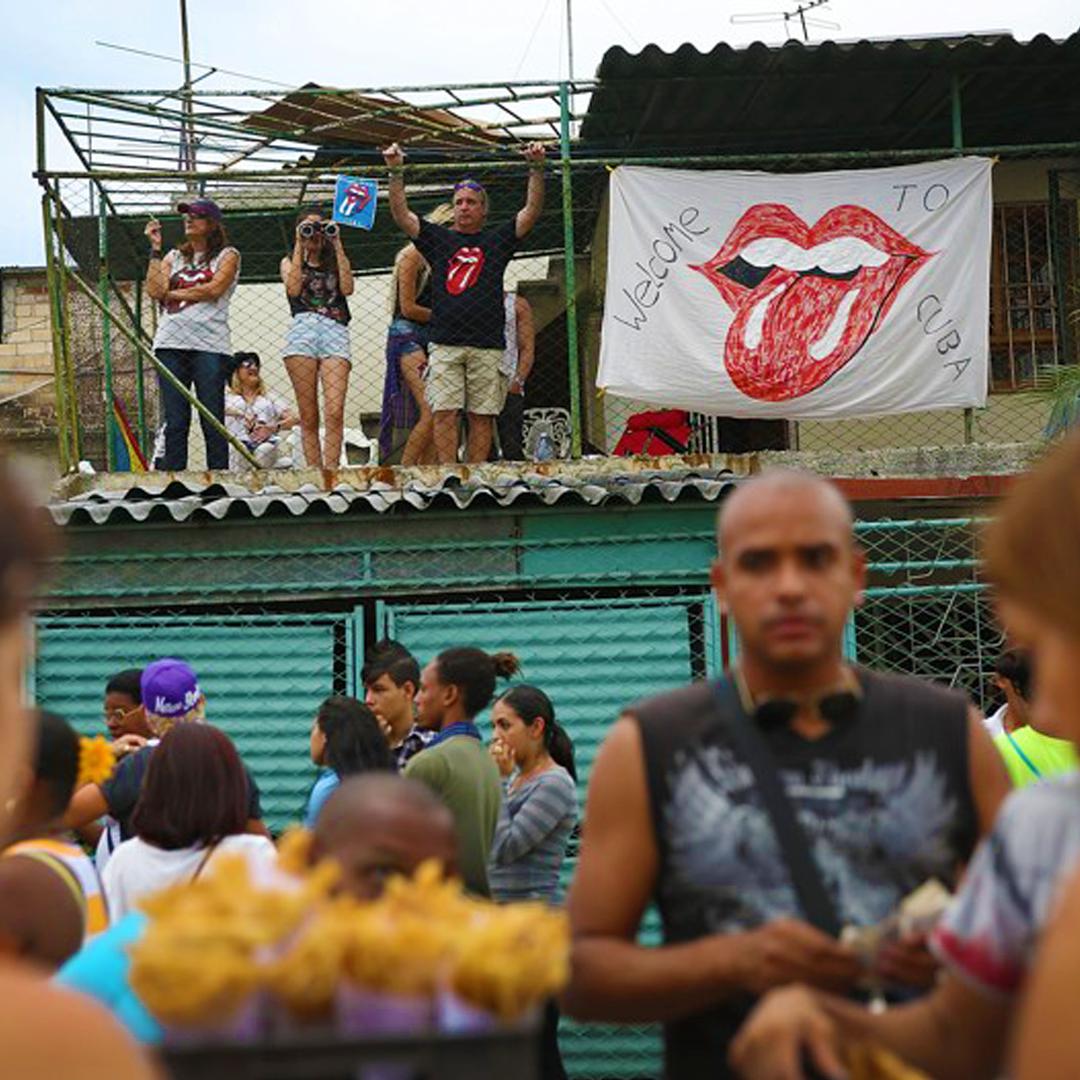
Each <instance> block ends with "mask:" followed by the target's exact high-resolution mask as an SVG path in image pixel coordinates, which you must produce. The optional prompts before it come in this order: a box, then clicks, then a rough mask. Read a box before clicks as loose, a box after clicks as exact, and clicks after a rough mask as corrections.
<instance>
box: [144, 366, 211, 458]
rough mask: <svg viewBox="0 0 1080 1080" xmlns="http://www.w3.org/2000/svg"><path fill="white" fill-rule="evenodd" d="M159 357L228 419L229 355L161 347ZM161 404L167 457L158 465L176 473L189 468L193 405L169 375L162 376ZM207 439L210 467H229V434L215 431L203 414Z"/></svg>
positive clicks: (182, 381)
mask: <svg viewBox="0 0 1080 1080" xmlns="http://www.w3.org/2000/svg"><path fill="white" fill-rule="evenodd" d="M154 355H155V356H157V358H158V359H159V360H160V361H161V362H162V363H163V364H164V365H165V367H167V368H168V369H169V371H171V372H172V374H173V375H175V376H176V378H177V379H179V380H180V382H181V384H182V385H184V386H186V387H189V388H190V387H191V385H192V384H193V383H194V385H195V396H196V397H197V398H198V399H199V401H201V402H202V403H203V404H204V405H205V406H206V407H207V409H209V410H210V412H211V413H213V415H214V416H216V417H217V418H218V420H219V421H221V422H222V423H224V422H225V373H226V365H227V363H228V360H229V358H228V356H226V355H225V353H216V352H202V351H200V350H198V349H157V350H155V353H154ZM158 384H159V386H160V388H161V405H162V408H163V410H164V412H165V456H164V457H163V458H162V459H161V460H160V461H159V462H157V463H156V465H155V467H156V468H158V469H164V470H166V471H169V472H172V471H177V470H180V469H186V468H187V455H188V429H189V428H190V427H191V405H190V404H189V403H188V400H187V398H185V397H184V396H183V394H181V393H180V391H179V390H177V389H176V388H175V387H174V386H173V385H172V383H170V382H167V381H166V379H165V377H164V376H162V375H160V374H159V375H158ZM199 421H200V423H201V424H202V429H203V438H204V439H205V440H206V467H207V468H208V469H227V468H228V467H229V444H228V442H227V441H226V440H225V436H224V435H222V434H221V432H219V431H215V430H214V428H212V427H211V426H210V424H209V422H208V421H207V420H206V418H205V417H204V416H201V415H200V417H199Z"/></svg>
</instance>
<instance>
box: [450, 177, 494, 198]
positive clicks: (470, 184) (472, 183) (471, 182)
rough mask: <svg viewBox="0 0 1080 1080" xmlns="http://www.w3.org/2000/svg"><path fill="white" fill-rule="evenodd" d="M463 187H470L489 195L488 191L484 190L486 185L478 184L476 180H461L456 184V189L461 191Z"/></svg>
mask: <svg viewBox="0 0 1080 1080" xmlns="http://www.w3.org/2000/svg"><path fill="white" fill-rule="evenodd" d="M462 188H468V189H469V190H470V191H478V192H479V193H480V194H481V195H485V196H486V195H487V192H486V191H485V190H484V185H483V184H478V183H477V182H476V181H475V180H459V181H458V182H457V183H456V184H455V185H454V190H455V191H460V190H461V189H462Z"/></svg>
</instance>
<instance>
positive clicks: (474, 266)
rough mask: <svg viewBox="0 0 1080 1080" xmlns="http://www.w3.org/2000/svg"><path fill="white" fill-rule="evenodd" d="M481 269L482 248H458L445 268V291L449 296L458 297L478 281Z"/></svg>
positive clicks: (482, 261)
mask: <svg viewBox="0 0 1080 1080" xmlns="http://www.w3.org/2000/svg"><path fill="white" fill-rule="evenodd" d="M483 269H484V249H483V248H478V247H461V248H458V249H457V251H455V252H454V254H453V255H451V256H450V262H449V264H448V266H447V268H446V291H447V292H448V293H449V294H450V295H451V296H460V295H461V294H462V293H463V292H464V291H465V290H466V289H471V288H472V287H473V286H474V285H475V284H476V283H477V281H479V280H480V271H481V270H483Z"/></svg>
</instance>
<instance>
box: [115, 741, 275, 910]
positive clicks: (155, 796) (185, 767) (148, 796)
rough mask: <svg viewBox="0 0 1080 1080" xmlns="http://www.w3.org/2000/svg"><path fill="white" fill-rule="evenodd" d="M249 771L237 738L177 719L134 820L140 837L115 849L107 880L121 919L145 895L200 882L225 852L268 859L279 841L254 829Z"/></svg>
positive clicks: (149, 773) (153, 762)
mask: <svg viewBox="0 0 1080 1080" xmlns="http://www.w3.org/2000/svg"><path fill="white" fill-rule="evenodd" d="M248 800H249V789H248V780H247V775H246V773H245V772H244V766H243V764H242V763H241V761H240V755H239V754H238V753H237V752H236V747H235V746H233V744H232V740H231V739H230V738H229V737H228V735H226V734H225V733H224V732H223V731H221V730H219V729H218V728H216V727H213V726H212V725H210V724H205V723H182V724H176V725H175V726H174V727H172V728H171V729H170V730H169V732H168V733H167V734H166V735H165V736H164V737H163V738H162V740H161V744H160V745H159V746H158V747H157V750H156V751H155V753H154V755H153V757H152V758H151V759H150V764H149V766H148V767H147V770H146V778H145V779H144V780H143V786H142V792H141V794H140V795H139V802H138V804H137V805H136V807H135V812H134V814H133V815H132V818H131V825H132V829H133V830H134V833H135V835H134V837H133V838H132V839H130V840H125V841H124V843H122V844H121V845H120V846H119V847H118V848H117V849H116V850H115V851H114V852H113V854H112V858H111V859H109V862H108V865H107V866H106V867H105V872H104V874H103V875H102V882H103V884H104V886H105V897H106V900H107V901H108V905H109V918H110V919H111V920H112V921H113V922H114V923H115V922H118V921H119V920H120V919H122V918H123V917H124V916H125V915H126V914H127V913H128V912H130V911H132V910H133V909H134V908H135V907H136V905H137V904H138V901H139V899H140V898H141V897H143V896H146V895H148V894H150V893H155V892H159V891H160V890H161V889H164V888H166V887H167V886H169V885H175V884H178V883H180V882H184V881H193V880H194V879H195V878H197V877H199V876H200V875H201V874H202V872H203V870H205V868H206V866H207V864H208V863H209V862H210V861H211V860H212V858H214V857H215V856H217V855H218V854H219V853H221V852H237V853H239V854H242V855H244V856H245V857H246V858H248V859H249V860H250V861H251V862H252V863H255V864H269V863H272V862H273V861H274V859H275V857H276V856H275V852H274V845H273V843H272V842H271V841H270V839H269V838H268V837H266V836H255V835H253V834H251V833H248V832H247V826H248Z"/></svg>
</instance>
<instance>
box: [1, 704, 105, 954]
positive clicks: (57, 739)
mask: <svg viewBox="0 0 1080 1080" xmlns="http://www.w3.org/2000/svg"><path fill="white" fill-rule="evenodd" d="M36 718H37V723H36V729H37V731H36V735H37V745H36V750H35V755H34V767H33V773H32V775H29V776H28V777H27V782H26V784H25V786H24V788H23V790H22V792H21V793H20V794H18V795H16V796H15V798H14V799H13V800H12V809H13V811H14V814H15V823H14V828H13V830H12V835H11V837H10V843H9V844H8V845H7V846H6V847H5V848H4V849H3V851H2V852H0V953H6V954H7V955H16V956H21V957H23V958H25V959H28V960H32V961H33V962H35V963H37V964H40V965H43V966H46V967H50V968H56V967H59V966H60V964H62V963H63V962H64V961H65V960H66V959H67V958H68V957H69V956H71V955H72V954H73V953H74V952H76V951H77V950H78V949H79V948H80V947H81V946H82V944H83V941H84V940H85V939H87V938H90V937H93V936H94V935H95V934H99V933H101V931H102V930H104V929H105V928H106V927H107V926H108V925H109V916H108V912H107V910H106V907H105V898H104V894H103V893H102V889H101V882H100V881H99V880H98V875H97V871H96V870H95V869H94V864H93V862H92V861H91V859H90V858H89V856H88V855H86V853H85V852H84V851H83V850H82V848H80V847H79V846H78V845H76V844H73V843H71V842H70V840H69V839H68V837H67V835H66V834H65V831H64V829H63V828H62V827H61V825H60V819H61V818H62V817H63V814H64V811H65V809H66V808H67V804H68V800H69V799H70V798H71V793H72V791H73V790H74V788H75V780H76V777H77V776H78V771H79V737H78V736H77V735H76V734H75V732H74V731H73V730H72V728H71V726H70V725H69V724H68V723H67V721H66V720H64V719H63V718H61V717H59V716H57V715H56V714H55V713H50V712H44V711H42V710H39V711H38V712H37V713H36Z"/></svg>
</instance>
